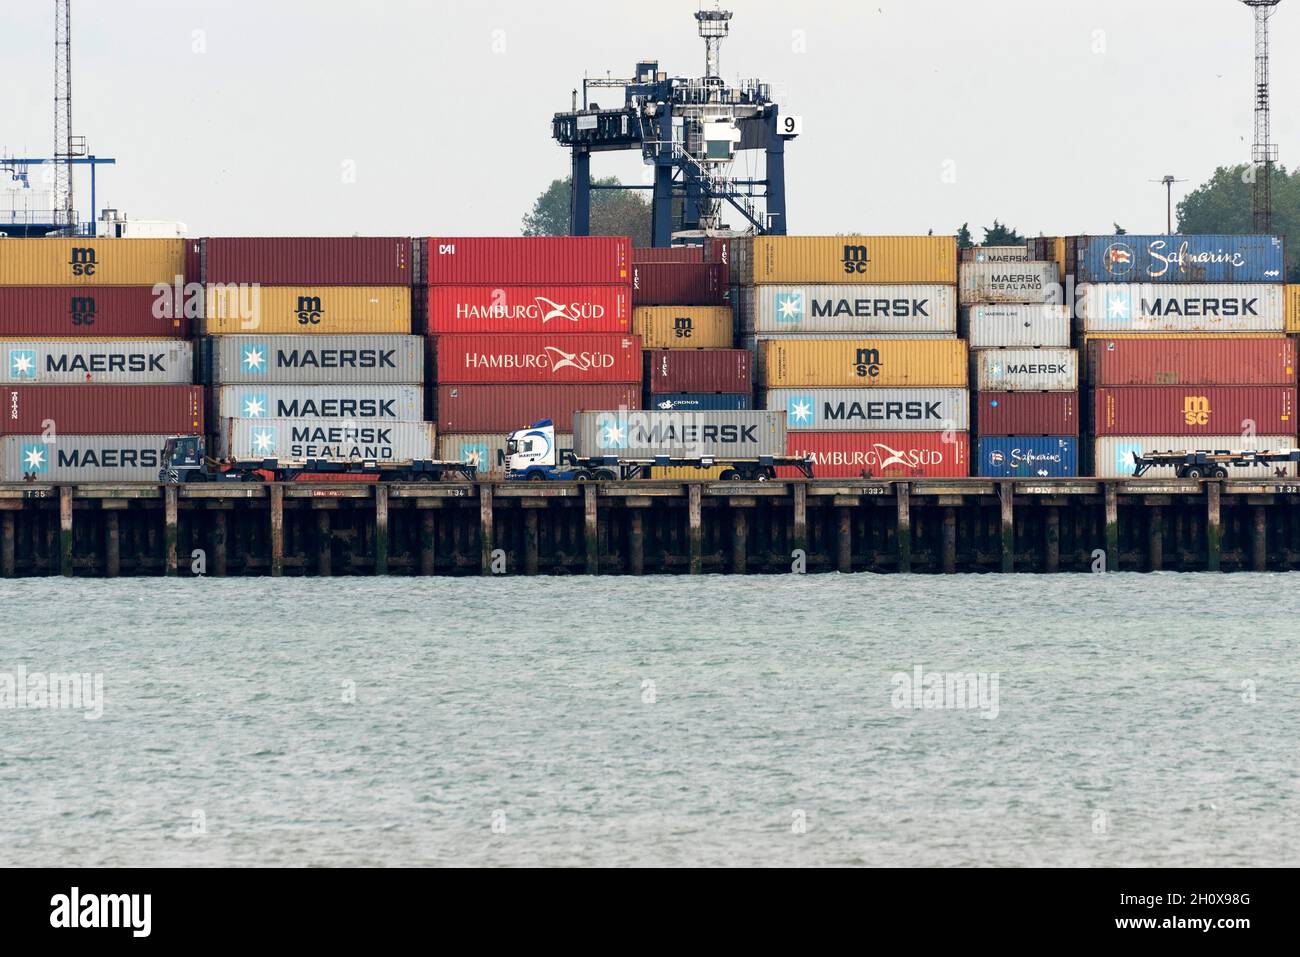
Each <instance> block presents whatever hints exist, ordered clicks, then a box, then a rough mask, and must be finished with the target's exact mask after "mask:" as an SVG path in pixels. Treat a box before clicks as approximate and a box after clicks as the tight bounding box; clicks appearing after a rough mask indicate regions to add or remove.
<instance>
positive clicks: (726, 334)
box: [632, 306, 732, 349]
mask: <svg viewBox="0 0 1300 957" xmlns="http://www.w3.org/2000/svg"><path fill="white" fill-rule="evenodd" d="M632 331H633V332H634V333H636V335H638V336H640V337H641V344H642V345H643V346H644V347H645V348H647V349H730V348H731V346H732V333H731V309H730V307H728V306H638V307H637V308H636V309H634V310H633V311H632Z"/></svg>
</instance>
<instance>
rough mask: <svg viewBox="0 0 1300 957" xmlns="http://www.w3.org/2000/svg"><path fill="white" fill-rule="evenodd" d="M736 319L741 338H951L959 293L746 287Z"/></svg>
mask: <svg viewBox="0 0 1300 957" xmlns="http://www.w3.org/2000/svg"><path fill="white" fill-rule="evenodd" d="M736 317H737V321H738V325H739V327H740V332H741V335H752V334H754V333H756V332H757V333H759V334H772V333H777V334H787V335H799V336H807V335H809V334H815V333H851V334H854V335H867V334H869V335H876V334H878V333H898V334H900V335H912V334H914V333H949V334H952V333H955V332H956V331H957V294H956V290H955V289H954V288H953V287H952V286H943V285H901V286H899V285H895V286H863V285H836V286H818V285H810V286H745V287H738V290H737V298H736Z"/></svg>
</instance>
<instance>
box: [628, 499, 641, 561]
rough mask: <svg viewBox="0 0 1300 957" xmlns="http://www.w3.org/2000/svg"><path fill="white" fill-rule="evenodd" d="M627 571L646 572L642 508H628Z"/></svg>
mask: <svg viewBox="0 0 1300 957" xmlns="http://www.w3.org/2000/svg"><path fill="white" fill-rule="evenodd" d="M627 512H628V515H627V571H628V574H629V575H641V574H644V573H645V529H644V526H643V517H642V510H641V509H639V508H629V509H628V510H627Z"/></svg>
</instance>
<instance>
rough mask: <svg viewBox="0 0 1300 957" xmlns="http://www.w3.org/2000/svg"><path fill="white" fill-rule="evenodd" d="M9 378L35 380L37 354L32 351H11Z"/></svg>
mask: <svg viewBox="0 0 1300 957" xmlns="http://www.w3.org/2000/svg"><path fill="white" fill-rule="evenodd" d="M9 377H10V378H11V379H35V378H36V353H35V352H33V351H32V350H31V349H11V350H10V352H9Z"/></svg>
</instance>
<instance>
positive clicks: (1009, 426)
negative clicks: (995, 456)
mask: <svg viewBox="0 0 1300 957" xmlns="http://www.w3.org/2000/svg"><path fill="white" fill-rule="evenodd" d="M977 394H978V396H979V410H978V412H977V418H976V424H977V425H978V427H979V434H980V436H981V437H983V436H1008V435H1021V436H1033V435H1078V434H1079V394H1078V393H1077V392H980V393H977Z"/></svg>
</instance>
